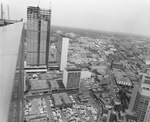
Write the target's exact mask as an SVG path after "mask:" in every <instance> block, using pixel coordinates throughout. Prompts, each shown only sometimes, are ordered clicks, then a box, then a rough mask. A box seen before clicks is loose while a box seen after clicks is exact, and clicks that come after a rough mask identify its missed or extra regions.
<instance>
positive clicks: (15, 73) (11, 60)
mask: <svg viewBox="0 0 150 122" xmlns="http://www.w3.org/2000/svg"><path fill="white" fill-rule="evenodd" d="M4 30H5V31H4ZM24 39H25V30H24V28H23V23H22V22H18V23H15V24H11V25H7V26H5V27H4V28H3V27H0V49H1V51H0V59H1V63H0V69H1V70H0V74H1V75H0V79H1V80H0V96H1V100H0V122H23V119H24V114H23V113H24V108H23V106H24V91H23V89H24V64H23V63H24Z"/></svg>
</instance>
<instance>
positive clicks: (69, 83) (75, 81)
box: [63, 68, 81, 89]
mask: <svg viewBox="0 0 150 122" xmlns="http://www.w3.org/2000/svg"><path fill="white" fill-rule="evenodd" d="M80 78H81V69H79V68H68V69H65V70H64V72H63V84H64V86H65V88H66V89H78V88H79V87H80Z"/></svg>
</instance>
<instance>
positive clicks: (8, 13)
mask: <svg viewBox="0 0 150 122" xmlns="http://www.w3.org/2000/svg"><path fill="white" fill-rule="evenodd" d="M7 11H8V20H9V19H10V16H9V5H7Z"/></svg>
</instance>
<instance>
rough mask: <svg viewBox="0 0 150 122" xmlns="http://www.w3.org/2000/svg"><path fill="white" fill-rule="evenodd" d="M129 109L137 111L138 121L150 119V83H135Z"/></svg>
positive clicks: (142, 121)
mask: <svg viewBox="0 0 150 122" xmlns="http://www.w3.org/2000/svg"><path fill="white" fill-rule="evenodd" d="M129 110H130V111H131V112H135V113H136V116H137V120H138V122H149V120H150V84H149V83H146V82H143V83H141V85H140V86H138V85H135V86H134V89H133V92H132V97H131V100H130V105H129Z"/></svg>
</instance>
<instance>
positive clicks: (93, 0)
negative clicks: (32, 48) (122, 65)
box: [1, 0, 150, 36]
mask: <svg viewBox="0 0 150 122" xmlns="http://www.w3.org/2000/svg"><path fill="white" fill-rule="evenodd" d="M39 1H40V2H39ZM1 2H2V3H3V8H4V12H5V18H7V16H8V15H7V4H9V8H10V10H9V13H10V18H11V19H20V18H23V19H24V21H25V22H26V13H27V12H26V11H27V6H38V5H39V6H40V7H41V8H50V2H51V9H52V15H51V25H54V26H65V27H73V28H83V29H89V30H90V29H91V30H96V31H98V30H99V31H109V32H121V33H131V34H136V35H144V36H150V1H149V0H113V1H112V0H51V1H50V0H43V1H42V0H32V1H30V0H2V1H1Z"/></svg>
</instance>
